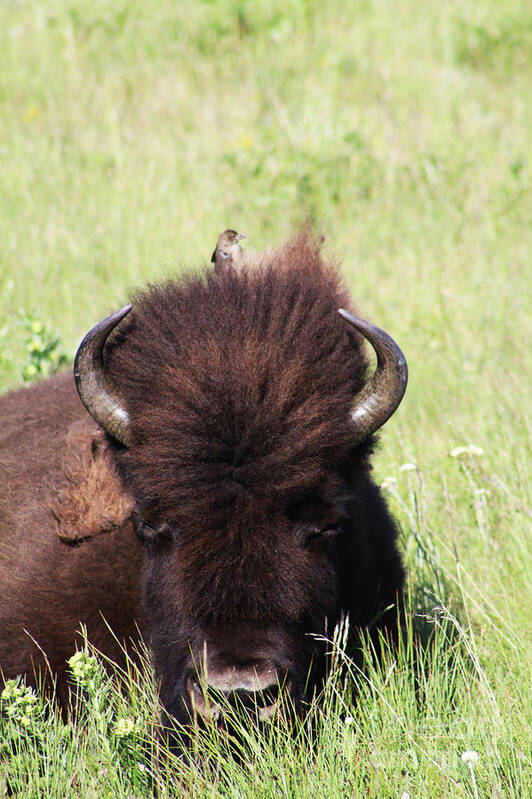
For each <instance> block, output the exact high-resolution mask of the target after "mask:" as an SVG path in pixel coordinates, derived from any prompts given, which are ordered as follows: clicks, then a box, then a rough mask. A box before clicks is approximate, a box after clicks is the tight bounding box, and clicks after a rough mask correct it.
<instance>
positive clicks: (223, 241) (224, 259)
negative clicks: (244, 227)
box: [211, 229, 246, 272]
mask: <svg viewBox="0 0 532 799" xmlns="http://www.w3.org/2000/svg"><path fill="white" fill-rule="evenodd" d="M245 238H246V237H245V236H244V234H243V233H237V232H236V230H230V229H228V230H224V232H223V233H221V234H220V235H219V236H218V241H217V242H216V247H215V249H214V252H213V254H212V257H211V261H212V262H213V264H214V271H215V272H219V271H220V270H221V269H223V268H224V267H228V266H239V265H240V263H241V262H242V255H243V253H242V247H241V246H240V244H239V243H238V242H239V241H240V240H241V239H245Z"/></svg>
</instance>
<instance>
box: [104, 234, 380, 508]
mask: <svg viewBox="0 0 532 799" xmlns="http://www.w3.org/2000/svg"><path fill="white" fill-rule="evenodd" d="M133 303H134V309H133V312H132V313H131V317H132V318H131V319H128V321H127V322H126V323H125V324H123V325H122V326H121V330H120V333H119V334H118V335H117V336H115V338H114V341H113V344H111V347H110V349H111V351H110V353H109V355H110V364H111V370H112V372H113V373H114V375H116V379H117V382H118V384H119V385H120V387H121V390H122V392H123V396H124V401H125V405H126V407H127V409H128V411H129V414H130V417H131V419H132V434H133V441H134V446H133V447H132V452H133V453H134V457H133V458H129V457H128V453H127V452H126V453H124V455H123V457H122V459H121V464H122V468H123V470H124V473H125V475H126V476H131V477H134V484H135V486H136V487H138V490H139V491H140V493H141V494H142V497H141V499H144V500H146V501H150V499H152V498H154V497H157V500H156V502H157V506H158V507H154V509H153V510H154V512H156V513H157V514H159V513H160V514H161V516H164V517H165V518H168V516H169V515H170V516H171V517H174V516H175V515H176V514H177V515H178V516H179V517H180V518H187V519H190V518H192V517H194V516H197V515H198V514H199V515H201V516H203V517H204V518H210V519H212V518H213V513H214V514H216V513H217V510H219V509H223V511H224V513H225V512H226V511H227V506H228V504H230V503H237V502H238V501H239V499H240V500H242V499H243V498H244V497H245V495H246V493H248V492H249V493H250V494H254V495H262V494H265V495H267V496H268V497H269V498H270V499H271V501H273V502H275V501H279V502H282V503H283V505H284V506H286V504H287V502H290V501H294V502H297V499H298V496H300V495H302V494H307V493H308V492H309V491H312V490H318V488H319V486H320V485H321V484H323V483H326V482H327V479H328V478H329V475H330V474H331V472H332V471H337V469H338V467H339V466H341V464H342V462H343V461H345V460H346V459H350V458H351V449H352V446H351V442H352V429H351V426H350V422H349V411H350V408H351V406H352V404H353V397H354V396H355V394H356V393H357V392H358V391H359V390H360V388H361V387H362V385H363V383H364V381H365V379H366V372H367V361H366V358H365V357H364V355H363V350H362V339H361V338H360V337H358V336H357V337H355V336H354V335H353V334H352V333H350V332H348V330H347V329H346V326H345V324H344V323H343V321H342V319H341V318H340V316H339V315H338V312H337V311H338V308H339V307H349V305H350V301H349V297H348V294H347V292H346V290H345V288H344V287H343V285H342V281H341V278H340V275H339V271H338V268H337V266H336V265H335V264H331V263H327V262H325V261H324V259H323V258H322V255H321V252H320V247H319V245H318V244H317V242H316V241H315V240H314V239H312V238H311V237H310V236H309V235H307V234H301V235H299V236H298V237H296V238H295V239H293V240H292V241H290V242H289V243H288V244H286V245H285V246H284V247H282V248H281V249H278V250H272V251H271V252H270V253H266V254H262V255H260V256H259V257H253V256H249V257H247V258H246V261H245V264H244V267H243V268H242V269H241V270H238V271H236V270H233V269H228V270H226V271H223V272H222V273H221V274H218V275H213V274H209V275H208V276H207V277H197V278H195V279H189V280H185V281H182V282H180V283H178V282H175V281H169V282H165V283H163V284H162V285H156V286H151V287H149V288H148V289H147V290H146V291H143V292H142V293H139V294H137V295H136V297H135V298H134V299H133ZM118 345H119V346H118ZM147 352H148V353H149V357H147ZM359 454H360V456H363V457H365V456H366V455H367V454H368V446H366V447H365V448H363V451H361V452H360V453H359ZM331 466H332V467H333V469H331ZM130 472H131V474H130ZM168 481H171V484H168ZM153 501H154V502H155V500H153ZM159 506H160V507H159Z"/></svg>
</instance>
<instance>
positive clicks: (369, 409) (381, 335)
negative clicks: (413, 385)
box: [338, 308, 408, 441]
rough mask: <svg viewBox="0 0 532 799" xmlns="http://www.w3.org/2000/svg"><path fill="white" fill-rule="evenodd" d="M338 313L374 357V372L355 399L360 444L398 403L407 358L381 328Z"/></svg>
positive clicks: (387, 417)
mask: <svg viewBox="0 0 532 799" xmlns="http://www.w3.org/2000/svg"><path fill="white" fill-rule="evenodd" d="M338 313H339V314H340V316H342V318H343V319H345V321H346V322H347V323H348V324H349V325H350V326H351V327H353V328H355V330H357V331H358V332H359V333H360V334H361V335H362V336H363V337H364V338H365V339H367V341H368V342H369V343H370V344H371V346H372V347H373V349H374V350H375V353H376V355H377V369H376V371H375V374H374V375H373V377H372V378H371V379H370V380H369V381H368V383H366V385H365V386H364V387H363V388H362V389H361V391H360V392H359V393H358V394H357V396H356V397H355V407H354V408H353V411H352V418H353V421H354V422H355V423H356V425H357V427H358V438H359V440H360V441H362V440H364V438H367V437H368V436H369V435H371V434H372V433H374V432H376V430H378V429H379V427H382V425H383V424H384V423H385V422H386V421H387V420H388V419H389V418H390V416H391V415H392V414H393V412H394V411H395V410H396V408H397V407H398V405H399V403H400V402H401V400H402V398H403V396H404V393H405V390H406V385H407V382H408V367H407V364H406V358H405V356H404V355H403V352H402V350H401V348H400V347H399V345H398V344H397V342H396V341H394V339H393V338H392V337H391V336H390V334H389V333H387V332H386V331H385V330H382V329H381V328H380V327H377V326H376V325H373V324H372V323H371V322H367V321H366V320H365V319H361V318H360V317H358V316H355V315H354V314H352V313H350V312H349V311H346V310H345V308H339V309H338Z"/></svg>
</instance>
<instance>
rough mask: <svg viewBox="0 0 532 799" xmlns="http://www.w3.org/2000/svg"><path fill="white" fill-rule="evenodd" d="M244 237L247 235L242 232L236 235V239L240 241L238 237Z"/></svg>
mask: <svg viewBox="0 0 532 799" xmlns="http://www.w3.org/2000/svg"><path fill="white" fill-rule="evenodd" d="M245 238H247V237H246V236H244V234H243V233H239V234H238V236H237V237H236V241H240V239H245Z"/></svg>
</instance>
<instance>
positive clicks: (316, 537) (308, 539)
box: [301, 522, 342, 546]
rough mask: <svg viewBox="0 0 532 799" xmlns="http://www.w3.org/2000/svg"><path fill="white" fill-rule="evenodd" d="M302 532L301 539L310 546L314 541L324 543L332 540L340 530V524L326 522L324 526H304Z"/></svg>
mask: <svg viewBox="0 0 532 799" xmlns="http://www.w3.org/2000/svg"><path fill="white" fill-rule="evenodd" d="M301 532H302V540H303V544H304V545H305V546H310V545H312V544H316V543H326V542H329V541H332V539H333V538H335V537H336V536H337V535H338V534H339V533H341V532H342V525H341V524H340V523H339V522H338V523H337V524H328V525H327V526H326V527H318V526H316V527H306V528H305V529H304V530H302V531H301Z"/></svg>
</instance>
